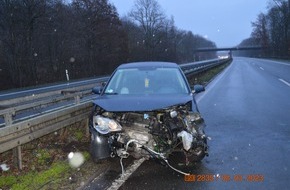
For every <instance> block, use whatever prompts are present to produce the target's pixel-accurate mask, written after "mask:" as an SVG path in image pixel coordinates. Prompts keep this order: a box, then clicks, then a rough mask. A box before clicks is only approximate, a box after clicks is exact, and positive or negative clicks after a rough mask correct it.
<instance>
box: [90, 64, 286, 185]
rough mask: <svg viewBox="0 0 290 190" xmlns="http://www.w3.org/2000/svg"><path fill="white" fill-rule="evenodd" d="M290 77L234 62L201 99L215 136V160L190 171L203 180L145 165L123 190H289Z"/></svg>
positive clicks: (281, 69)
mask: <svg viewBox="0 0 290 190" xmlns="http://www.w3.org/2000/svg"><path fill="white" fill-rule="evenodd" d="M289 75H290V66H288V65H287V64H285V63H274V62H271V61H270V62H269V61H264V60H255V59H248V58H234V61H233V63H232V64H231V65H230V66H229V67H228V68H227V69H226V70H225V71H224V72H223V73H222V74H221V75H219V76H218V77H216V79H215V80H213V81H212V82H211V83H210V84H209V85H208V86H207V88H206V89H207V90H206V92H204V93H202V94H200V95H198V96H197V101H198V103H199V108H200V111H201V113H202V115H203V116H204V118H205V121H206V123H207V128H206V133H207V134H208V135H209V136H210V137H211V138H212V140H211V141H209V145H210V156H209V157H207V158H205V159H204V160H203V161H202V162H201V163H197V164H195V165H194V166H192V167H191V168H190V169H189V172H190V173H191V174H193V175H195V176H196V177H197V178H196V180H197V179H198V176H197V175H200V176H199V177H200V178H199V179H200V181H195V182H185V181H184V176H182V175H180V174H178V173H176V172H174V171H172V170H171V169H169V168H165V167H163V166H160V165H157V164H156V163H154V162H152V161H145V162H144V163H143V164H142V165H141V166H140V167H139V168H138V169H137V171H135V172H134V173H133V174H132V175H131V177H130V178H129V179H128V180H127V181H126V182H125V183H124V184H123V185H122V186H121V188H120V189H289V186H290V180H289V176H290V160H289V155H290V113H289V110H290V101H289V99H290V86H288V85H287V82H290V80H289V77H290V76H289ZM280 79H283V81H284V82H283V81H282V80H280ZM285 82H286V83H285ZM206 176H212V177H213V179H214V180H213V181H211V179H208V180H209V181H206ZM253 177H255V180H256V181H253ZM90 187H92V189H93V187H94V184H90ZM95 187H96V186H95ZM88 189H90V188H88ZM96 189H98V188H96Z"/></svg>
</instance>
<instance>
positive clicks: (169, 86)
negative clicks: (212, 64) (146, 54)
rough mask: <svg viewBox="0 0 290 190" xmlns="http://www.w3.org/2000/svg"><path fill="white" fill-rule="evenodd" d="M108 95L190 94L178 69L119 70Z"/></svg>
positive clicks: (109, 87) (106, 90)
mask: <svg viewBox="0 0 290 190" xmlns="http://www.w3.org/2000/svg"><path fill="white" fill-rule="evenodd" d="M105 93H106V94H124V95H125V94H188V93H189V90H188V87H187V84H186V82H185V80H184V77H183V75H182V74H181V72H180V70H179V69H177V68H124V69H118V70H117V71H116V72H115V74H114V76H113V77H112V79H111V80H110V82H109V84H108V85H107V87H106V89H105Z"/></svg>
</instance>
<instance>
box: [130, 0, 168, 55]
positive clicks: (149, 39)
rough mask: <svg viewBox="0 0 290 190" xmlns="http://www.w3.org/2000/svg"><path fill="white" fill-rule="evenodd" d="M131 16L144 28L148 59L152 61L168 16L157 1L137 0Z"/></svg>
mask: <svg viewBox="0 0 290 190" xmlns="http://www.w3.org/2000/svg"><path fill="white" fill-rule="evenodd" d="M129 16H130V17H131V18H132V19H133V20H134V21H135V22H137V24H138V25H139V26H140V27H141V28H142V32H143V35H144V39H143V42H144V46H145V50H146V54H147V59H149V60H151V59H152V58H153V57H154V53H155V50H156V47H157V46H158V45H159V42H160V40H161V37H162V36H161V35H160V32H161V31H162V29H164V26H165V22H166V16H165V15H164V13H163V12H162V11H161V7H160V5H159V4H158V2H157V1H156V0H136V2H135V5H134V7H133V9H132V11H131V12H130V13H129Z"/></svg>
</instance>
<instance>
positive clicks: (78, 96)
mask: <svg viewBox="0 0 290 190" xmlns="http://www.w3.org/2000/svg"><path fill="white" fill-rule="evenodd" d="M80 102H81V98H80V95H76V96H75V104H80Z"/></svg>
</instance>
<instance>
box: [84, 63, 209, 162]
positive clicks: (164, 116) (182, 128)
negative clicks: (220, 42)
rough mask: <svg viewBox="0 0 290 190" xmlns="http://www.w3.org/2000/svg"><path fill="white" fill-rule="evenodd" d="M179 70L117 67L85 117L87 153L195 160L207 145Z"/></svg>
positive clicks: (199, 88) (198, 88)
mask: <svg viewBox="0 0 290 190" xmlns="http://www.w3.org/2000/svg"><path fill="white" fill-rule="evenodd" d="M203 90H204V88H203V87H202V86H200V85H197V86H194V88H193V89H191V88H190V86H189V84H188V81H187V79H186V77H185V76H184V74H183V72H182V70H181V69H180V67H179V66H178V65H177V64H175V63H167V62H137V63H128V64H123V65H121V66H119V67H118V68H117V69H116V70H115V71H114V73H113V74H112V76H111V78H110V79H109V81H108V82H107V83H106V84H104V85H102V86H100V87H96V88H94V89H93V91H94V93H96V94H98V96H97V98H96V99H95V100H94V102H93V103H94V110H93V113H92V116H91V118H90V125H89V128H90V132H91V138H92V141H91V155H92V157H93V159H94V160H95V161H99V160H101V159H104V158H108V157H110V156H111V157H121V158H124V157H128V156H133V157H134V158H137V159H138V158H142V157H146V158H154V159H157V160H160V161H163V162H165V163H167V164H169V162H168V159H169V158H171V157H172V155H174V153H176V152H178V153H179V155H180V154H182V155H183V156H184V158H185V159H184V160H183V161H184V162H185V163H184V164H186V165H188V164H189V163H191V162H196V161H200V160H202V159H203V158H204V156H205V155H207V154H208V153H207V151H208V146H207V141H206V135H205V133H204V126H205V125H204V121H203V119H202V117H201V115H200V113H199V111H198V108H197V105H196V102H195V99H194V93H198V92H201V91H203Z"/></svg>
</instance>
